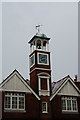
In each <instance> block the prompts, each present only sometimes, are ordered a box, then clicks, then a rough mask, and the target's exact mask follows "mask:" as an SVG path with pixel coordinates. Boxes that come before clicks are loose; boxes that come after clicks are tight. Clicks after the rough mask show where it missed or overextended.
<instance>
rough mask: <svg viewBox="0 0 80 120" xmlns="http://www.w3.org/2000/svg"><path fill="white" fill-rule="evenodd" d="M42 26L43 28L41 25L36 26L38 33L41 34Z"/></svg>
mask: <svg viewBox="0 0 80 120" xmlns="http://www.w3.org/2000/svg"><path fill="white" fill-rule="evenodd" d="M41 26H42V25H40V24H39V25H36V29H37V31H38V32H37V33H40V27H41Z"/></svg>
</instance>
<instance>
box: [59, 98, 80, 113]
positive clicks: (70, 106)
mask: <svg viewBox="0 0 80 120" xmlns="http://www.w3.org/2000/svg"><path fill="white" fill-rule="evenodd" d="M61 102H62V111H68V112H69V111H70V112H71V111H72V112H77V111H78V108H77V98H76V97H65V96H64V97H62V99H61Z"/></svg>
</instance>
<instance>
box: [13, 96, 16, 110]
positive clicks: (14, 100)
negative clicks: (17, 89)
mask: <svg viewBox="0 0 80 120" xmlns="http://www.w3.org/2000/svg"><path fill="white" fill-rule="evenodd" d="M12 108H17V97H12Z"/></svg>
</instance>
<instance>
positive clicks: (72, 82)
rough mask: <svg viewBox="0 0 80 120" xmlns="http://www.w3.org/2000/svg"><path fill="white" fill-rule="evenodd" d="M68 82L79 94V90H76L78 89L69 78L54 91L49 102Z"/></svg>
mask: <svg viewBox="0 0 80 120" xmlns="http://www.w3.org/2000/svg"><path fill="white" fill-rule="evenodd" d="M68 81H70V82H71V83H72V85H73V86H74V87H75V89H76V90H77V91H78V92H79V94H80V90H79V89H78V87H77V86H76V85H75V84H74V82H73V81H72V79H71V78H70V77H69V78H67V79H66V80H65V81H64V82H63V83H62V84H61V86H60V87H59V88H58V89H57V90H56V91H55V93H54V94H53V95H52V96H51V97H50V101H51V100H52V99H53V98H54V97H55V95H56V94H57V93H58V92H59V91H60V90H61V89H62V87H63V86H64V85H65V84H66V83H67V82H68Z"/></svg>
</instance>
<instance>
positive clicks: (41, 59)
mask: <svg viewBox="0 0 80 120" xmlns="http://www.w3.org/2000/svg"><path fill="white" fill-rule="evenodd" d="M39 63H43V64H47V55H45V54H39Z"/></svg>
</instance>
